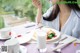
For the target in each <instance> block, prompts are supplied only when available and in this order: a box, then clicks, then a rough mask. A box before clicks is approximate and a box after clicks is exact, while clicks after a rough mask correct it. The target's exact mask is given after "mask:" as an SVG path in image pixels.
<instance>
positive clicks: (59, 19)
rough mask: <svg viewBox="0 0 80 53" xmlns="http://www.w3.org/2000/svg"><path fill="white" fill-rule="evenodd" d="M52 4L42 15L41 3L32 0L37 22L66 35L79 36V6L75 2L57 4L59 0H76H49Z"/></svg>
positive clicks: (68, 0) (61, 0) (73, 0)
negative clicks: (35, 9)
mask: <svg viewBox="0 0 80 53" xmlns="http://www.w3.org/2000/svg"><path fill="white" fill-rule="evenodd" d="M50 1H51V2H52V3H54V5H53V6H52V7H51V8H50V9H49V10H47V12H46V13H45V14H44V15H43V16H42V4H41V3H40V2H39V1H38V0H33V4H34V6H35V7H36V8H37V16H36V18H37V19H36V20H37V23H42V24H43V25H45V26H48V27H51V28H54V29H56V30H58V31H60V32H63V33H65V34H67V35H71V36H73V37H76V38H80V28H79V27H80V15H79V14H80V8H79V6H78V4H77V3H65V4H58V3H59V2H63V1H66V2H70V1H71V2H77V0H50Z"/></svg>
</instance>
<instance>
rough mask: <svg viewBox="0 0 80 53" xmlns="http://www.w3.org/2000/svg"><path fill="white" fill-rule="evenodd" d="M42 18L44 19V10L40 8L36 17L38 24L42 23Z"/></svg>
mask: <svg viewBox="0 0 80 53" xmlns="http://www.w3.org/2000/svg"><path fill="white" fill-rule="evenodd" d="M41 18H42V9H41V8H38V9H37V15H36V22H37V24H39V23H41Z"/></svg>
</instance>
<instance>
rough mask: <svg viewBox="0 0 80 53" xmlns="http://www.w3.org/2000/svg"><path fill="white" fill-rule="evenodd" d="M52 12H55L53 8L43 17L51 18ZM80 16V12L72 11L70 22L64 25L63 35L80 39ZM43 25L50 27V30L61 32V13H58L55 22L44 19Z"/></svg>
mask: <svg viewBox="0 0 80 53" xmlns="http://www.w3.org/2000/svg"><path fill="white" fill-rule="evenodd" d="M52 10H53V7H51V8H50V9H49V10H48V11H47V12H46V13H45V14H44V15H43V16H44V17H47V16H49V15H50V13H51V12H52ZM75 12H76V13H77V15H78V16H79V17H78V16H77V15H76V13H75ZM79 14H80V12H78V11H76V10H75V11H74V10H71V14H70V16H69V18H68V20H67V21H66V23H65V24H64V26H63V27H62V29H61V32H62V33H65V34H67V35H71V36H73V37H76V38H80V28H79V27H80V15H79ZM42 24H43V25H44V26H48V27H50V28H54V29H56V30H58V31H59V26H60V25H59V13H58V16H57V18H56V19H55V20H53V21H46V20H43V19H42Z"/></svg>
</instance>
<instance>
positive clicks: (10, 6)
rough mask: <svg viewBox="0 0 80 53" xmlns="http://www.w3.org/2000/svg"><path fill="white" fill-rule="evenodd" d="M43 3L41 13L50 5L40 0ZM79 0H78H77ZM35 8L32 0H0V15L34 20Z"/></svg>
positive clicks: (0, 25)
mask: <svg viewBox="0 0 80 53" xmlns="http://www.w3.org/2000/svg"><path fill="white" fill-rule="evenodd" d="M40 1H41V2H42V5H43V9H42V10H43V13H45V12H46V10H47V9H48V8H49V7H50V6H51V5H50V4H49V1H48V0H40ZM78 1H80V0H78ZM36 10H37V9H36V8H35V7H34V6H33V5H32V0H0V15H14V16H19V17H20V18H23V17H27V19H28V20H30V21H34V20H35V15H36ZM3 21H4V20H3V18H2V17H1V16H0V28H1V27H3V26H4V23H3Z"/></svg>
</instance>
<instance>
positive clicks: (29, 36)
mask: <svg viewBox="0 0 80 53" xmlns="http://www.w3.org/2000/svg"><path fill="white" fill-rule="evenodd" d="M16 39H17V40H18V41H19V44H24V43H27V42H28V41H30V40H31V39H32V33H28V34H22V35H21V37H17V38H16Z"/></svg>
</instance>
